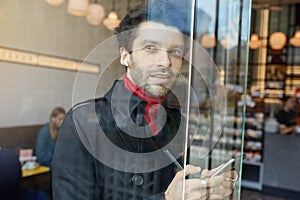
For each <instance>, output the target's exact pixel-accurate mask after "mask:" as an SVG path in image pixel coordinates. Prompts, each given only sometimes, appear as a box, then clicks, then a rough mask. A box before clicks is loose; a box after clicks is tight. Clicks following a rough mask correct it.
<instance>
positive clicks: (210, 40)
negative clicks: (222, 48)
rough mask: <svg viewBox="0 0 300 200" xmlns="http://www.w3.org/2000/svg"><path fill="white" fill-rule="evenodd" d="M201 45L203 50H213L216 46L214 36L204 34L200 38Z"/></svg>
mask: <svg viewBox="0 0 300 200" xmlns="http://www.w3.org/2000/svg"><path fill="white" fill-rule="evenodd" d="M201 45H202V46H203V47H204V48H213V47H215V46H216V37H215V36H214V35H209V34H204V35H203V36H202V38H201Z"/></svg>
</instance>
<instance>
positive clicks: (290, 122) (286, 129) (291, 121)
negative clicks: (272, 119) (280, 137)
mask: <svg viewBox="0 0 300 200" xmlns="http://www.w3.org/2000/svg"><path fill="white" fill-rule="evenodd" d="M295 106H296V101H295V98H294V97H286V98H285V99H284V102H283V108H282V109H281V110H279V112H278V113H277V115H276V118H277V120H278V122H279V123H280V125H281V126H280V127H281V128H280V133H281V134H284V135H286V134H290V133H293V132H294V129H295V125H296V121H295V118H296V112H295Z"/></svg>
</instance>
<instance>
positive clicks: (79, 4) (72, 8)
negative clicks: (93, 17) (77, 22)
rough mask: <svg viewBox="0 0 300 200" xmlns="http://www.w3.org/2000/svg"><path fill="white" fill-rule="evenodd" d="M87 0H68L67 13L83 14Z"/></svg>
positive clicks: (86, 6) (86, 8)
mask: <svg viewBox="0 0 300 200" xmlns="http://www.w3.org/2000/svg"><path fill="white" fill-rule="evenodd" d="M88 6H89V0H69V3H68V8H67V10H68V13H69V14H71V15H74V16H85V15H86V13H87V10H88Z"/></svg>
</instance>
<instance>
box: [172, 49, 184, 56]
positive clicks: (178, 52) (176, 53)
mask: <svg viewBox="0 0 300 200" xmlns="http://www.w3.org/2000/svg"><path fill="white" fill-rule="evenodd" d="M169 54H171V55H173V56H176V57H183V52H182V51H181V50H179V49H173V50H170V51H169Z"/></svg>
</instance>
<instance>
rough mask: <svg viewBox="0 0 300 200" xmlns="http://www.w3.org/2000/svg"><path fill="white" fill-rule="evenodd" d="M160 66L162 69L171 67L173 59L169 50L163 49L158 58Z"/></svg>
mask: <svg viewBox="0 0 300 200" xmlns="http://www.w3.org/2000/svg"><path fill="white" fill-rule="evenodd" d="M157 59H158V63H157V64H158V65H159V66H161V67H171V57H170V54H169V52H168V51H167V50H165V49H161V50H160V52H159V56H158V58H157Z"/></svg>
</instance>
